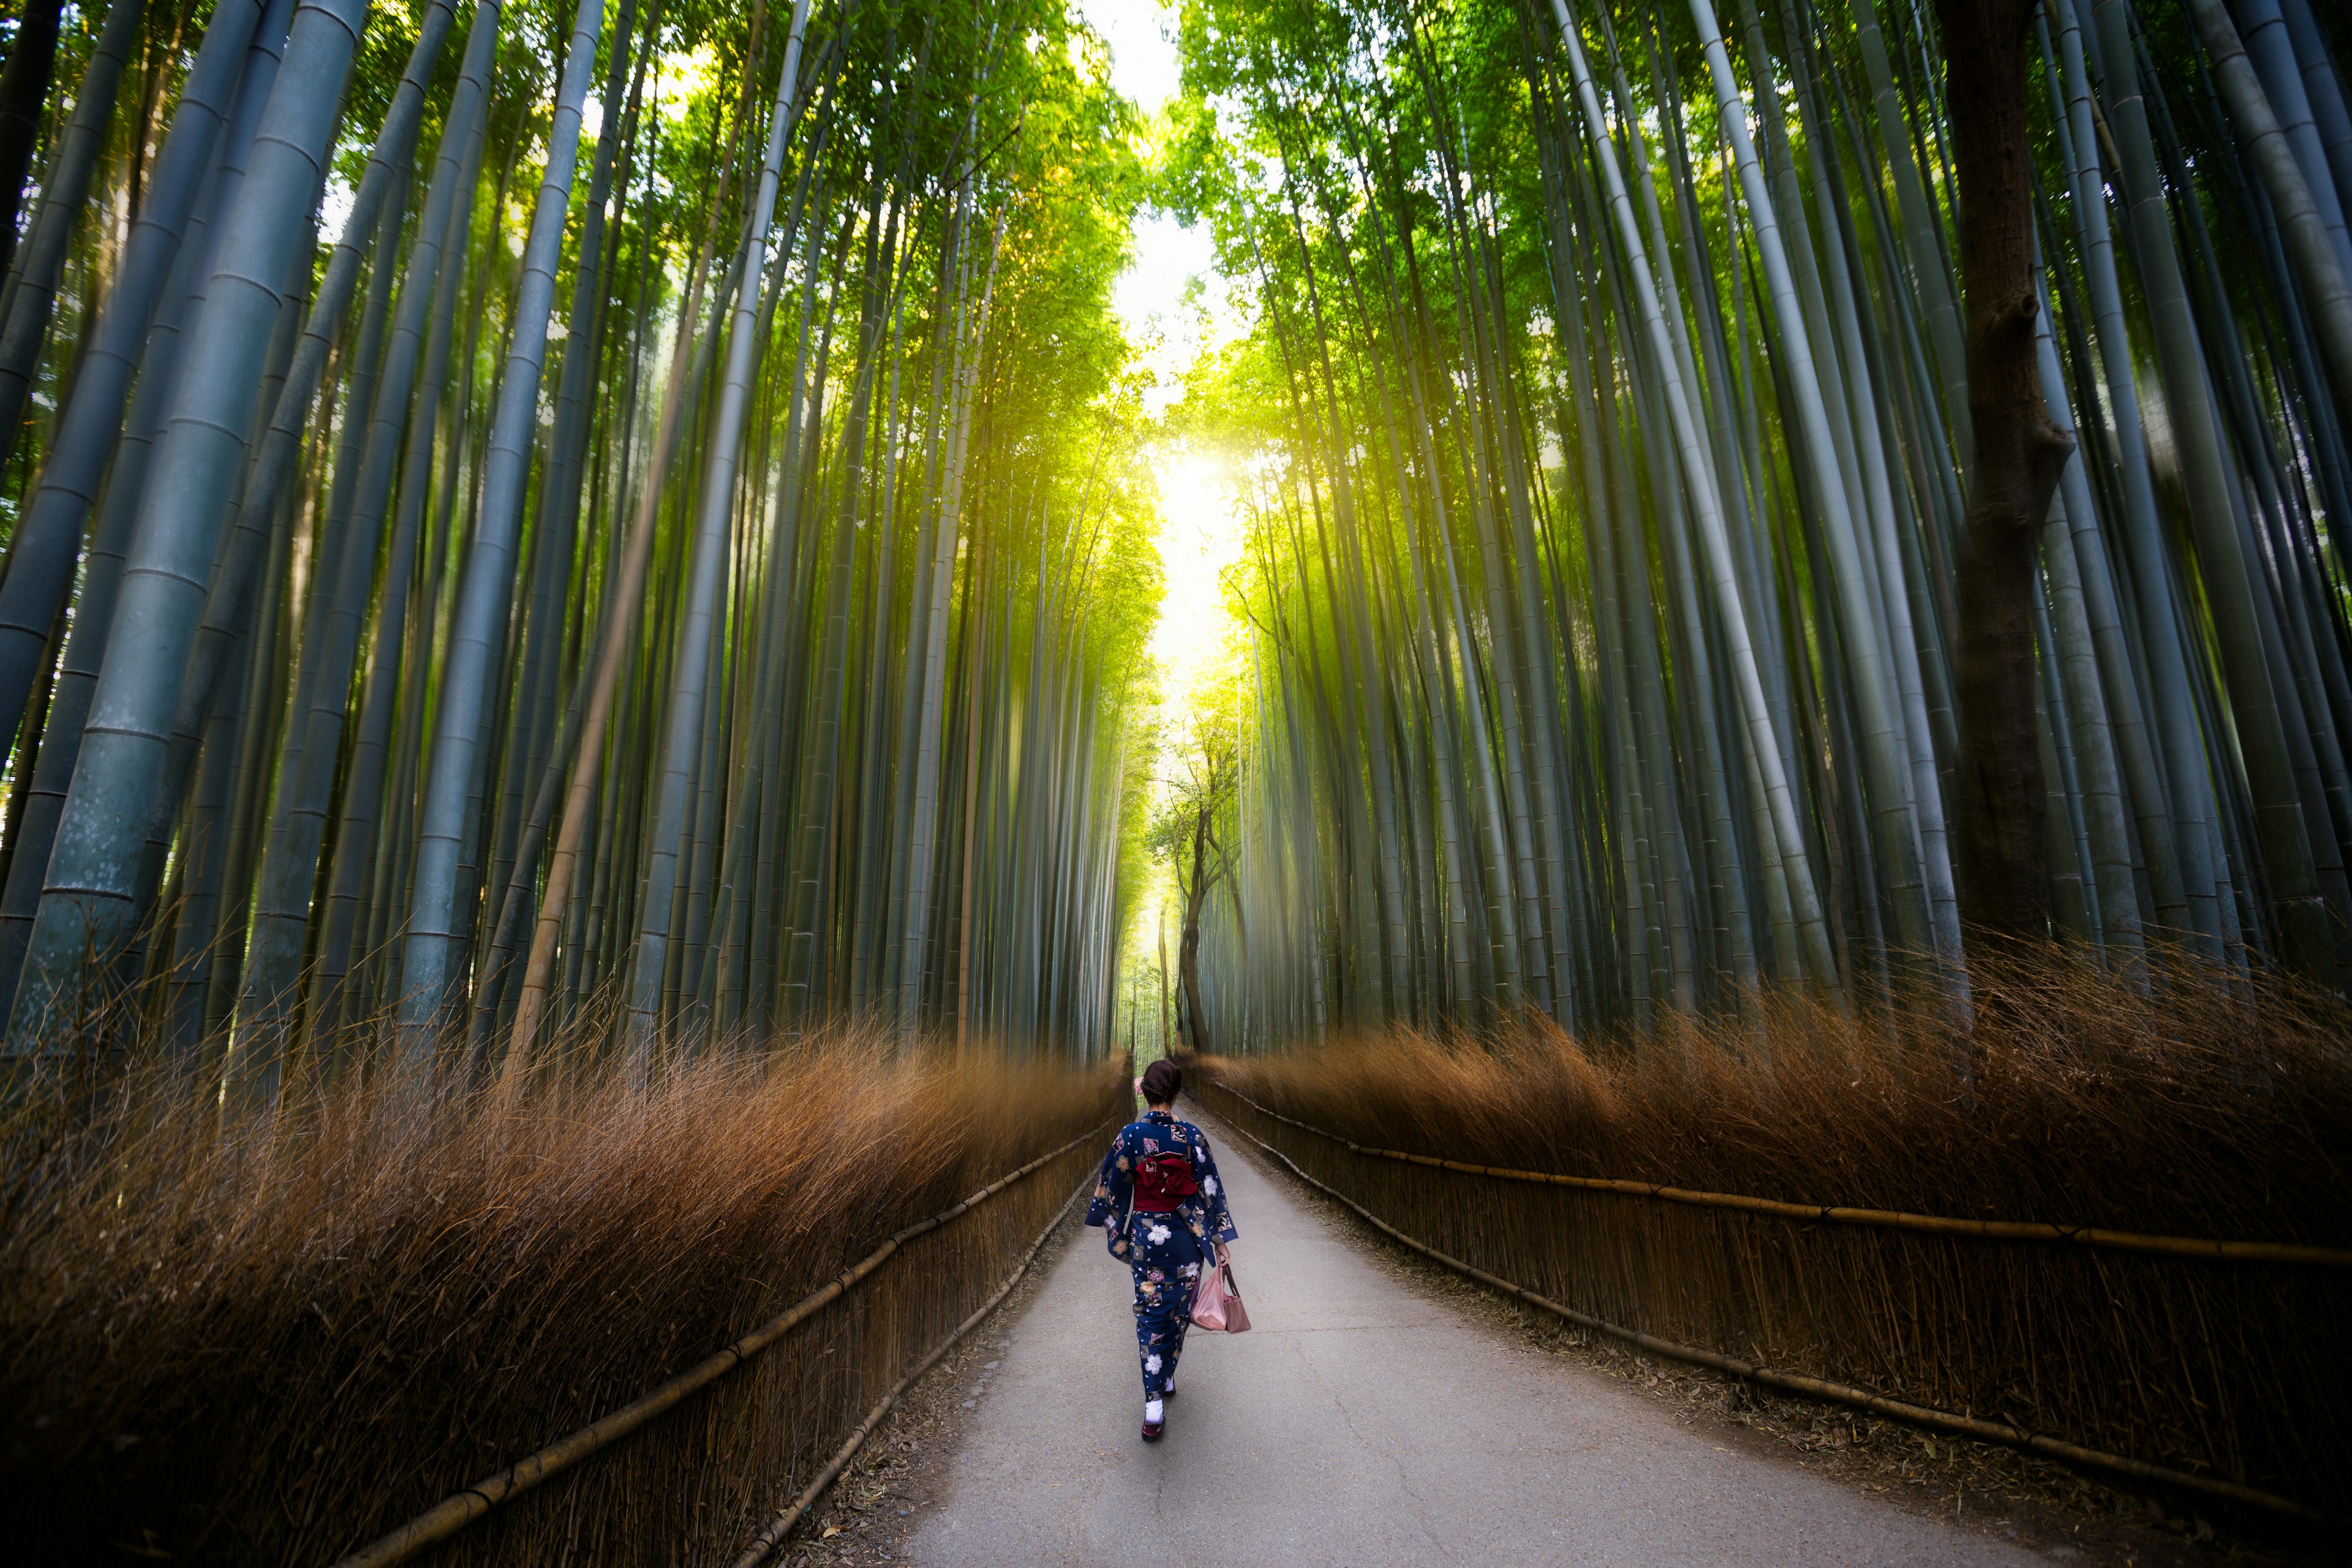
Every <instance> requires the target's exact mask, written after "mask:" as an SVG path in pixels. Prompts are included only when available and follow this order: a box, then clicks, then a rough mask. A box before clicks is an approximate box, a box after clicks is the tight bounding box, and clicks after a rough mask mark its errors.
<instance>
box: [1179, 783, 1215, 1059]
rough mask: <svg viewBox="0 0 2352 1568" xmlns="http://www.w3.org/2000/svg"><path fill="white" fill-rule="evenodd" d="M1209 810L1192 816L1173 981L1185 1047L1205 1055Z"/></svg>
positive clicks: (1197, 811)
mask: <svg viewBox="0 0 2352 1568" xmlns="http://www.w3.org/2000/svg"><path fill="white" fill-rule="evenodd" d="M1208 838H1209V808H1208V807H1207V806H1205V805H1203V806H1201V807H1199V808H1198V809H1197V810H1196V811H1195V812H1194V813H1193V816H1192V883H1191V885H1190V886H1188V887H1187V888H1186V889H1184V934H1183V935H1182V937H1181V938H1180V939H1179V940H1178V942H1177V943H1176V979H1177V984H1180V985H1181V986H1182V987H1183V988H1184V1043H1185V1045H1186V1046H1187V1047H1191V1048H1192V1050H1195V1051H1199V1052H1202V1053H1204V1054H1205V1053H1206V1052H1207V1050H1208V1048H1209V1031H1208V1029H1207V1028H1206V1027H1205V1026H1203V1025H1202V1022H1201V910H1202V906H1203V905H1205V904H1206V903H1207V902H1208V901H1209V873H1208Z"/></svg>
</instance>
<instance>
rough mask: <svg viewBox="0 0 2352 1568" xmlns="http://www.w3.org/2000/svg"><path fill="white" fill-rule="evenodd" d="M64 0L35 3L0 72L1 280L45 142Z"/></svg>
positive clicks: (21, 22) (27, 11)
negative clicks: (45, 112) (46, 104)
mask: <svg viewBox="0 0 2352 1568" xmlns="http://www.w3.org/2000/svg"><path fill="white" fill-rule="evenodd" d="M63 9H65V0H33V3H32V4H31V5H28V6H26V8H25V14H24V16H23V17H22V18H21V19H20V20H19V21H18V22H17V24H16V37H15V38H14V39H12V40H11V41H10V43H9V46H8V64H7V66H6V67H5V68H0V276H5V275H6V273H7V271H8V262H9V259H10V258H12V257H13V256H15V254H16V219H17V218H18V216H21V214H22V212H23V209H24V205H25V176H26V174H28V173H30V172H31V170H32V167H33V151H34V149H35V148H37V147H38V146H39V145H40V142H41V134H40V132H41V104H42V101H43V100H46V99H47V97H48V96H49V78H50V77H51V75H52V74H53V73H54V72H55V70H56V68H57V61H58V12H59V11H62V10H63Z"/></svg>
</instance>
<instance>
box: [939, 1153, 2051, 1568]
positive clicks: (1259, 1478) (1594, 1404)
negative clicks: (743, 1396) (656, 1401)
mask: <svg viewBox="0 0 2352 1568" xmlns="http://www.w3.org/2000/svg"><path fill="white" fill-rule="evenodd" d="M1204 1123H1205V1125H1206V1128H1207V1131H1208V1132H1209V1135H1210V1138H1211V1140H1212V1142H1213V1143H1214V1144H1215V1146H1216V1149H1217V1152H1218V1156H1219V1161H1220V1168H1221V1170H1222V1171H1223V1174H1224V1176H1225V1179H1226V1182H1227V1185H1228V1187H1229V1190H1230V1192H1231V1194H1232V1199H1233V1206H1234V1220H1235V1223H1236V1224H1237V1225H1238V1226H1240V1228H1241V1236H1242V1239H1241V1241H1240V1243H1239V1244H1238V1245H1237V1246H1236V1247H1235V1248H1234V1268H1235V1272H1236V1273H1237V1274H1238V1275H1239V1277H1240V1280H1241V1285H1242V1288H1243V1290H1244V1294H1245V1295H1246V1297H1247V1300H1248V1301H1249V1304H1250V1314H1251V1318H1252V1320H1253V1321H1254V1322H1255V1325H1256V1326H1255V1329H1254V1330H1253V1331H1251V1332H1249V1333H1247V1334H1244V1335H1239V1336H1228V1335H1221V1334H1195V1335H1193V1336H1192V1341H1191V1342H1190V1343H1189V1344H1188V1345H1187V1346H1186V1348H1185V1354H1184V1361H1183V1365H1182V1370H1181V1372H1180V1373H1179V1374H1178V1378H1177V1386H1178V1388H1179V1389H1180V1390H1181V1394H1180V1395H1179V1397H1178V1398H1177V1399H1176V1400H1174V1401H1173V1402H1172V1403H1171V1405H1170V1407H1169V1423H1168V1436H1166V1438H1165V1439H1163V1440H1162V1441H1161V1442H1160V1443H1159V1444H1157V1445H1154V1446H1147V1445H1145V1444H1143V1443H1141V1442H1139V1440H1138V1439H1137V1436H1136V1428H1137V1426H1138V1425H1139V1422H1140V1420H1141V1412H1142V1389H1141V1384H1139V1381H1138V1377H1137V1373H1136V1367H1135V1340H1134V1327H1133V1321H1132V1320H1131V1319H1130V1317H1129V1313H1128V1295H1129V1291H1128V1278H1127V1270H1126V1268H1123V1267H1122V1266H1120V1265H1119V1264H1118V1263H1117V1262H1116V1261H1114V1260H1113V1259H1112V1258H1109V1257H1108V1256H1107V1255H1106V1254H1105V1253H1104V1251H1103V1249H1102V1244H1101V1233H1100V1232H1098V1231H1086V1232H1082V1233H1081V1234H1080V1235H1079V1237H1077V1239H1076V1240H1075V1241H1074V1242H1073V1243H1072V1244H1071V1245H1070V1246H1069V1247H1066V1249H1065V1250H1064V1251H1063V1253H1062V1256H1061V1258H1060V1259H1059V1261H1058V1262H1057V1263H1056V1264H1055V1267H1054V1269H1053V1272H1052V1274H1051V1275H1050V1276H1049V1277H1048V1278H1047V1279H1046V1280H1045V1285H1044V1286H1043V1288H1042V1289H1040V1290H1039V1292H1038V1294H1037V1297H1036V1299H1035V1300H1034V1302H1033V1303H1032V1305H1031V1306H1030V1307H1029V1309H1028V1310H1027V1311H1026V1312H1025V1313H1024V1315H1023V1316H1022V1317H1021V1318H1020V1319H1019V1320H1018V1321H1016V1322H1014V1323H1013V1324H1010V1325H1008V1327H1007V1330H1006V1334H1007V1337H1008V1338H1009V1339H1010V1340H1011V1345H1010V1348H1008V1349H1006V1350H1005V1351H1003V1352H1002V1355H1001V1359H1002V1363H1003V1364H1002V1366H1001V1367H1000V1368H999V1369H998V1370H997V1371H996V1373H994V1375H993V1381H992V1384H989V1385H987V1390H986V1392H985V1393H984V1394H981V1395H980V1396H979V1405H978V1407H977V1408H976V1409H975V1410H973V1412H972V1413H971V1415H970V1416H969V1417H968V1418H967V1422H966V1428H965V1436H964V1439H963V1444H962V1447H961V1449H960V1450H959V1452H958V1453H957V1455H956V1457H955V1458H954V1459H953V1460H952V1461H950V1467H949V1472H948V1477H947V1485H946V1489H945V1492H944V1494H943V1495H942V1496H941V1498H940V1501H939V1503H938V1505H937V1511H936V1512H934V1513H933V1514H932V1515H931V1517H930V1518H929V1520H928V1521H926V1523H925V1524H924V1526H923V1527H922V1529H921V1530H920V1531H919V1532H918V1533H917V1535H916V1536H915V1538H914V1539H913V1541H912V1542H910V1543H909V1545H908V1560H909V1561H911V1562H914V1563H919V1564H929V1565H931V1568H1032V1565H1034V1568H1097V1565H1103V1568H1108V1565H1111V1564H1120V1565H1125V1564H1131V1563H1138V1562H1141V1561H1146V1560H1150V1561H1153V1562H1159V1563H1247V1564H1253V1565H1255V1568H1291V1565H1294V1564H1296V1565H1300V1568H1306V1565H1321V1564H1329V1565H1332V1568H1382V1565H1385V1564H1408V1563H1409V1564H1415V1565H1420V1564H1434V1563H1462V1564H1475V1565H1479V1568H1486V1565H1498V1564H1528V1565H1533V1564H1551V1563H1622V1564H1639V1565H1643V1568H1647V1565H1650V1564H1672V1563H1739V1564H1743V1565H1745V1564H1751V1563H1756V1564H1760V1563H1806V1564H1816V1563H1887V1564H1908V1563H2001V1564H2008V1563H2041V1562H2046V1561H2048V1560H2047V1559H2045V1558H2042V1556H2040V1555H2039V1554H2038V1553H2034V1552H2028V1551H2025V1550H2023V1549H2022V1548H2020V1547H2017V1546H2014V1545H2009V1544H2004V1543H2001V1542H1994V1541H1989V1540H1986V1539H1984V1538H1982V1537H1979V1536H1977V1535H1975V1534H1972V1533H1967V1532H1964V1531H1959V1530H1956V1529H1953V1528H1951V1527H1948V1526H1946V1525H1942V1524H1939V1523H1937V1522H1935V1521H1931V1520H1927V1519H1921V1518H1918V1517H1916V1516H1914V1515H1912V1514H1908V1513H1906V1512H1903V1511H1902V1510H1899V1509H1896V1508H1894V1507H1891V1506H1888V1505H1886V1504H1883V1503H1876V1502H1872V1501H1870V1500H1866V1499H1864V1498H1862V1497H1860V1496H1857V1495H1856V1494H1855V1493H1854V1492H1853V1491H1851V1490H1849V1489H1846V1488H1844V1487H1843V1486H1841V1485H1839V1484H1837V1483H1835V1482H1833V1481H1831V1480H1828V1479H1824V1478H1822V1477H1819V1476H1814V1475H1811V1474H1808V1473H1807V1472H1805V1471H1803V1470H1801V1469H1799V1468H1796V1467H1795V1466H1793V1465H1790V1464H1786V1463H1780V1462H1774V1461H1772V1460H1769V1459H1766V1458H1759V1457H1755V1456H1751V1455H1748V1454H1743V1453H1740V1452H1737V1451H1734V1450H1730V1449H1726V1448H1724V1447H1720V1446H1718V1445H1717V1444H1715V1443H1712V1442H1710V1441H1709V1439H1708V1437H1707V1436H1706V1434H1705V1433H1704V1432H1699V1431H1691V1430H1687V1429H1685V1428H1684V1427H1682V1426H1678V1425H1677V1424H1676V1423H1675V1420H1674V1419H1673V1418H1672V1417H1671V1416H1670V1415H1668V1414H1667V1413H1666V1412H1665V1411H1664V1410H1663V1409H1661V1408H1659V1407H1657V1406H1655V1405H1652V1404H1650V1403H1649V1402H1647V1401H1645V1400H1643V1399H1642V1398H1640V1397H1639V1396H1637V1395H1635V1394H1631V1393H1629V1392H1626V1391H1625V1390H1623V1389H1622V1388H1620V1387H1618V1386H1616V1385H1615V1384H1613V1383H1612V1381H1611V1380H1609V1379H1607V1378H1604V1377H1602V1376H1601V1375H1599V1374H1598V1373H1592V1372H1591V1371H1589V1370H1587V1369H1585V1368H1583V1367H1580V1366H1578V1365H1576V1364H1574V1363H1570V1362H1565V1361H1563V1360H1562V1359H1561V1358H1558V1357H1551V1356H1545V1355H1542V1354H1540V1353H1538V1352H1535V1351H1533V1350H1531V1349H1529V1348H1528V1347H1526V1346H1524V1345H1522V1344H1520V1343H1518V1342H1516V1341H1514V1340H1512V1339H1511V1338H1510V1337H1509V1336H1508V1335H1507V1334H1506V1333H1504V1332H1502V1331H1499V1330H1496V1329H1495V1328H1492V1327H1489V1326H1486V1325H1482V1324H1477V1323H1474V1322H1471V1321H1465V1319H1464V1318H1463V1317H1462V1316H1461V1315H1460V1314H1458V1313H1457V1312H1455V1311H1454V1310H1453V1309H1451V1308H1449V1307H1447V1306H1445V1305H1444V1303H1443V1302H1441V1301H1437V1300H1430V1299H1428V1298H1425V1297H1423V1296H1421V1295H1417V1294H1415V1293H1413V1292H1412V1290H1410V1289H1407V1288H1406V1287H1405V1286H1403V1285H1402V1284H1400V1283H1399V1282H1398V1281H1397V1280H1396V1279H1393V1278H1391V1276H1390V1275H1389V1274H1387V1273H1385V1272H1383V1271H1382V1270H1381V1269H1380V1268H1376V1267H1375V1266H1374V1265H1373V1264H1372V1263H1371V1262H1370V1261H1369V1260H1368V1259H1367V1258H1364V1257H1362V1256H1361V1255H1360V1253H1359V1252H1358V1251H1357V1250H1356V1249H1355V1247H1354V1246H1353V1245H1352V1244H1351V1243H1350V1242H1349V1239H1348V1238H1347V1237H1343V1236H1341V1235H1339V1234H1337V1233H1336V1232H1334V1231H1333V1230H1332V1229H1331V1228H1330V1227H1329V1226H1328V1225H1327V1224H1326V1223H1325V1222H1324V1221H1323V1220H1321V1219H1319V1218H1318V1217H1317V1216H1316V1215H1312V1214H1310V1213H1309V1212H1307V1210H1306V1209H1305V1208H1303V1207H1302V1206H1301V1205H1299V1204H1298V1203H1297V1201H1296V1199H1295V1198H1294V1197H1293V1196H1292V1195H1291V1194H1292V1193H1293V1192H1294V1191H1295V1190H1296V1189H1295V1188H1293V1187H1291V1186H1290V1185H1288V1184H1287V1183H1286V1180H1283V1179H1277V1178H1270V1177H1268V1176H1267V1175H1265V1173H1263V1171H1261V1170H1260V1169H1259V1168H1257V1167H1256V1166H1255V1165H1254V1164H1253V1163H1252V1162H1251V1161H1249V1160H1246V1159H1244V1158H1243V1157H1241V1155H1240V1153H1239V1152H1238V1151H1236V1150H1235V1149H1234V1143H1235V1142H1237V1141H1238V1140H1237V1139H1236V1138H1235V1137H1234V1135H1233V1134H1232V1133H1230V1132H1229V1131H1227V1130H1226V1129H1225V1128H1223V1127H1222V1126H1220V1125H1218V1124H1217V1123H1215V1122H1213V1121H1205V1119H1204Z"/></svg>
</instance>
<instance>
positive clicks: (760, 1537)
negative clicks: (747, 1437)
mask: <svg viewBox="0 0 2352 1568" xmlns="http://www.w3.org/2000/svg"><path fill="white" fill-rule="evenodd" d="M1094 1185H1095V1184H1094V1179H1093V1178H1092V1177H1087V1178H1086V1179H1082V1180H1081V1181H1080V1182H1079V1183H1078V1184H1077V1185H1076V1187H1074V1188H1072V1189H1071V1192H1070V1195H1069V1196H1068V1197H1067V1198H1066V1199H1065V1200H1063V1203H1062V1206H1061V1208H1060V1210H1059V1211H1057V1212H1056V1213H1055V1215H1054V1217H1053V1218H1052V1219H1050V1220H1048V1221H1046V1222H1045V1229H1043V1230H1041V1231H1039V1232H1038V1233H1037V1239H1036V1240H1034V1241H1033V1242H1031V1243H1030V1244H1029V1250H1028V1251H1026V1252H1024V1253H1023V1254H1022V1255H1021V1261H1020V1262H1019V1263H1017V1264H1015V1265H1014V1266H1013V1272H1012V1273H1010V1274H1008V1275H1006V1276H1005V1277H1004V1283H1003V1284H1002V1285H999V1286H998V1287H997V1288H996V1294H995V1295H993V1296H991V1297H990V1298H989V1299H988V1300H985V1301H982V1303H981V1304H980V1307H979V1309H978V1310H975V1311H974V1312H973V1313H972V1315H971V1317H969V1318H966V1319H965V1320H964V1321H962V1322H961V1323H958V1324H957V1325H956V1327H955V1331H954V1332H953V1333H951V1334H950V1335H948V1337H947V1338H945V1339H943V1340H941V1341H940V1342H939V1343H938V1344H936V1345H933V1346H932V1347H931V1353H930V1354H929V1355H927V1356H925V1357H924V1358H923V1359H922V1361H921V1363H919V1365H917V1366H916V1367H915V1369H914V1370H913V1371H911V1372H909V1373H907V1375H906V1376H904V1377H902V1378H900V1379H899V1380H898V1382H897V1383H894V1384H891V1385H890V1392H889V1393H887V1394H884V1395H883V1396H882V1398H881V1401H880V1402H879V1403H878V1404H877V1405H875V1406H874V1408H873V1409H871V1410H869V1411H867V1412H866V1419H865V1420H864V1421H861V1422H859V1423H858V1426H857V1430H856V1431H855V1432H852V1433H851V1434H850V1435H849V1440H848V1441H847V1442H845V1443H844V1444H843V1445H842V1446H841V1447H839V1448H838V1449H836V1450H835V1453H834V1456H833V1460H832V1462H831V1463H830V1464H828V1465H826V1466H825V1468H824V1469H822V1470H819V1471H818V1472H817V1476H816V1479H814V1480H813V1481H811V1482H810V1483H809V1484H808V1486H807V1488H806V1489H804V1490H803V1491H802V1493H801V1495H800V1496H798V1497H796V1498H794V1499H793V1502H792V1506H791V1507H790V1508H787V1509H786V1510H784V1511H783V1512H782V1513H780V1514H778V1515H776V1517H775V1518H773V1519H772V1520H770V1521H768V1522H767V1524H766V1525H765V1526H763V1527H762V1528H761V1531H760V1533H759V1534H757V1535H755V1536H753V1537H752V1538H751V1545H749V1546H747V1547H745V1548H744V1549H743V1555H742V1556H740V1557H739V1558H737V1559H736V1560H735V1568H759V1565H760V1564H761V1563H764V1562H766V1561H767V1560H768V1557H769V1554H770V1553H772V1552H774V1551H775V1550H776V1548H777V1547H779V1546H781V1545H782V1544H783V1540H784V1537H785V1536H787V1535H789V1534H791V1533H792V1529H793V1525H795V1524H798V1523H799V1522H800V1521H802V1520H803V1518H805V1517H806V1516H807V1514H808V1511H809V1510H810V1509H812V1508H814V1507H815V1506H816V1500H817V1499H819V1498H821V1497H823V1496H824V1494H825V1491H826V1489H829V1488H830V1487H831V1486H832V1485H833V1483H834V1482H835V1481H837V1480H839V1479H841V1472H842V1471H844V1470H845V1469H847V1468H849V1462H850V1461H851V1460H852V1459H854V1458H856V1457H857V1450H858V1449H860V1448H862V1447H865V1446H866V1439H867V1438H868V1437H871V1436H874V1431H875V1428H876V1427H877V1426H881V1425H882V1418H883V1417H884V1416H886V1415H889V1414H890V1412H891V1411H892V1410H893V1409H894V1408H896V1406H897V1405H898V1401H899V1399H900V1398H901V1397H903V1396H904V1395H905V1394H906V1392H907V1390H908V1389H909V1388H912V1387H913V1386H914V1385H915V1383H916V1381H917V1380H918V1379H919V1378H920V1377H921V1376H922V1375H923V1374H924V1373H927V1372H929V1371H930V1370H931V1368H933V1367H935V1366H937V1365H939V1364H940V1359H941V1358H942V1357H944V1356H945V1355H946V1354H947V1353H948V1352H950V1351H951V1350H953V1349H955V1347H956V1344H957V1342H960V1341H961V1339H962V1338H963V1337H964V1335H966V1334H968V1333H970V1332H971V1331H972V1330H974V1329H976V1328H978V1327H980V1325H981V1323H982V1321H985V1320H986V1319H987V1317H988V1315H989V1314H990V1313H991V1312H993V1311H994V1310H996V1309H997V1308H998V1307H1000V1306H1002V1305H1003V1302H1004V1298H1006V1297H1007V1296H1010V1295H1011V1294H1013V1287H1014V1286H1015V1285H1018V1284H1020V1283H1021V1280H1022V1277H1023V1276H1024V1275H1026V1274H1027V1273H1028V1272H1029V1266H1030V1265H1031V1264H1032V1263H1034V1262H1035V1261H1036V1260H1037V1254H1038V1253H1039V1252H1040V1251H1041V1250H1043V1249H1044V1247H1045V1239H1046V1237H1050V1236H1052V1235H1053V1234H1054V1231H1055V1227H1056V1226H1059V1225H1060V1224H1061V1223H1062V1222H1063V1221H1064V1220H1066V1219H1067V1218H1068V1217H1069V1215H1070V1211H1071V1210H1072V1209H1074V1208H1076V1206H1077V1203H1078V1200H1079V1199H1080V1198H1082V1197H1085V1196H1086V1195H1087V1194H1088V1193H1090V1192H1092V1191H1093V1190H1094Z"/></svg>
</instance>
